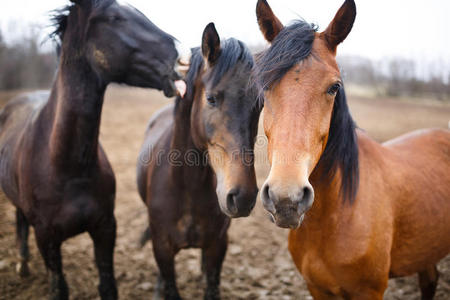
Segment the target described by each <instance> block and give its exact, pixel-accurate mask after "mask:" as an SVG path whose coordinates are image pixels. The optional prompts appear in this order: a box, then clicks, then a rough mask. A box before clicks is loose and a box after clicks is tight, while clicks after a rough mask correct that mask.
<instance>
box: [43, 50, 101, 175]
mask: <svg viewBox="0 0 450 300" xmlns="http://www.w3.org/2000/svg"><path fill="white" fill-rule="evenodd" d="M66 49H67V47H66ZM74 49H77V48H74ZM105 90H106V83H104V82H102V81H101V80H100V79H99V77H98V76H97V75H96V74H95V73H94V71H93V70H92V69H91V68H90V66H89V64H88V62H87V59H86V58H85V57H82V56H77V54H76V53H74V54H72V53H63V54H62V56H61V63H60V65H59V71H58V74H57V78H56V82H55V84H54V86H53V89H52V96H51V98H50V100H49V103H48V104H47V106H48V107H47V113H49V114H50V116H49V119H51V120H52V125H51V128H50V136H49V147H50V149H49V150H50V151H49V153H50V156H51V160H52V161H53V163H55V164H56V165H61V166H62V167H64V168H66V167H71V168H80V170H85V169H86V167H89V166H90V165H92V164H93V163H94V162H95V161H96V158H97V151H98V136H99V128H100V115H101V111H102V105H103V97H104V93H105Z"/></svg>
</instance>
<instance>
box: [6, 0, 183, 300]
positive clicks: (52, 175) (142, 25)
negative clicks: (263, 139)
mask: <svg viewBox="0 0 450 300" xmlns="http://www.w3.org/2000/svg"><path fill="white" fill-rule="evenodd" d="M71 2H72V3H71V4H69V5H68V6H66V7H65V8H63V9H61V10H58V11H56V13H55V15H54V16H53V21H54V25H55V26H56V29H55V31H54V32H53V34H52V37H53V38H55V39H56V40H59V43H60V46H59V52H60V56H59V67H58V71H57V74H56V78H55V81H54V83H53V86H52V89H51V91H50V92H37V93H31V94H27V95H23V96H18V97H17V98H15V99H13V100H11V101H10V102H9V103H8V104H7V105H6V106H5V108H4V109H3V110H2V111H1V112H0V184H1V188H2V190H3V191H4V193H5V194H6V196H7V197H8V198H9V199H10V200H11V202H12V203H13V205H14V206H15V207H16V218H17V239H18V242H19V246H20V256H21V263H20V264H19V265H18V269H19V273H20V274H21V276H26V275H27V274H28V273H29V269H28V265H27V262H28V259H29V251H28V232H29V225H31V226H33V227H34V231H35V236H36V241H37V245H38V248H39V251H40V253H41V255H42V257H43V259H44V262H45V266H46V268H47V269H48V271H49V282H50V293H49V296H50V299H68V295H69V291H68V287H67V283H66V281H65V278H64V275H63V270H62V261H61V244H62V243H63V242H64V241H65V240H66V239H68V238H70V237H73V236H75V235H78V234H80V233H82V232H86V231H87V232H88V233H89V235H90V237H91V238H92V240H93V243H94V250H95V251H94V252H95V253H94V254H95V261H96V265H97V268H98V272H99V277H100V284H99V287H98V290H99V293H100V296H101V298H102V299H117V288H116V281H115V278H114V266H113V252H114V244H115V237H116V221H115V218H114V212H113V211H114V197H115V178H114V173H113V171H112V169H111V166H110V164H109V162H108V159H107V158H106V155H105V152H104V151H103V149H102V147H101V145H100V144H99V140H98V138H99V128H100V116H101V111H102V105H103V98H104V94H105V90H106V87H107V85H108V84H109V83H110V82H117V83H124V84H128V85H132V86H139V87H149V88H155V89H159V90H163V91H164V93H165V95H166V96H168V97H169V96H173V95H174V94H175V92H176V88H175V82H177V84H178V85H179V86H180V84H179V83H178V80H179V78H181V77H180V75H179V74H178V73H177V71H176V70H175V69H176V67H177V66H178V65H179V64H178V61H177V60H178V59H179V58H178V56H179V53H178V50H177V47H176V42H177V41H176V40H175V39H174V38H173V37H172V36H170V35H169V34H167V33H165V32H163V31H162V30H160V29H159V28H158V27H156V25H154V24H153V23H152V22H150V20H148V19H147V18H146V17H145V16H144V15H143V14H142V13H140V12H139V11H138V10H137V9H135V8H133V7H130V6H122V5H119V4H118V3H117V2H116V1H114V0H95V1H94V0H72V1H71ZM180 59H181V58H180ZM183 59H185V58H183ZM180 61H182V60H180Z"/></svg>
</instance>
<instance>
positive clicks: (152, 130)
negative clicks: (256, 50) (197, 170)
mask: <svg viewBox="0 0 450 300" xmlns="http://www.w3.org/2000/svg"><path fill="white" fill-rule="evenodd" d="M173 109H174V105H173V104H170V105H167V106H165V107H163V108H162V109H160V110H159V111H157V112H156V113H155V115H154V116H153V117H152V118H151V119H150V121H149V123H148V125H147V130H146V131H145V137H144V143H143V144H142V147H141V151H140V152H139V158H138V162H137V185H138V191H139V194H140V196H141V198H142V200H143V201H144V202H145V201H146V190H147V185H148V183H149V180H150V179H149V178H148V176H149V175H151V174H152V172H153V168H154V167H155V166H156V164H157V163H158V159H159V158H160V156H159V155H158V153H161V151H164V150H168V149H163V148H164V145H163V144H164V143H163V142H162V140H163V139H164V137H166V138H169V137H168V135H169V132H170V129H171V128H172V125H173V122H174V120H173Z"/></svg>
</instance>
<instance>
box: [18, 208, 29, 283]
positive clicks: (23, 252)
mask: <svg viewBox="0 0 450 300" xmlns="http://www.w3.org/2000/svg"><path fill="white" fill-rule="evenodd" d="M29 228H30V225H29V224H28V220H27V219H26V217H25V215H24V214H23V212H22V210H20V208H17V209H16V234H17V244H18V246H19V253H20V262H19V263H18V264H17V272H18V273H19V275H20V277H26V276H28V275H29V274H30V270H29V268H28V260H29V258H30V251H29V249H28V234H29Z"/></svg>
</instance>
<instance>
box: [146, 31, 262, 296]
mask: <svg viewBox="0 0 450 300" xmlns="http://www.w3.org/2000/svg"><path fill="white" fill-rule="evenodd" d="M252 67H253V58H252V56H251V54H250V52H249V51H248V49H247V47H246V46H245V45H244V44H243V43H242V42H240V41H238V40H235V39H228V40H225V41H220V39H219V36H218V34H217V32H216V29H215V27H214V24H212V23H211V24H209V25H208V26H207V27H206V28H205V30H204V32H203V38H202V47H201V50H200V49H199V48H196V49H194V50H193V55H192V58H191V64H190V68H189V71H188V73H187V77H186V82H187V94H186V96H185V97H184V98H181V97H178V98H177V99H176V104H175V107H173V106H169V107H166V108H164V109H163V110H161V111H160V112H159V113H158V114H157V115H155V116H154V117H153V118H152V119H151V121H150V124H149V127H148V129H147V132H146V134H145V141H144V144H143V146H142V150H141V155H140V159H139V161H138V167H137V173H138V189H139V193H140V195H141V197H142V199H143V200H144V202H145V203H146V205H147V207H148V212H149V219H150V232H151V234H152V241H153V251H154V254H155V259H156V262H157V263H158V267H159V270H160V277H159V280H158V281H159V283H158V289H157V291H156V295H155V296H156V297H155V298H158V297H160V295H159V294H160V293H161V290H162V289H163V288H164V292H163V293H164V297H165V299H180V296H179V293H178V290H177V287H176V282H175V266H174V257H175V255H176V254H177V253H178V252H179V251H180V249H183V248H201V249H202V271H203V272H204V275H206V283H207V286H206V291H205V298H206V299H217V298H219V297H220V293H219V282H220V272H221V268H222V262H223V259H224V257H225V253H226V249H227V244H228V242H227V230H228V227H229V225H230V217H243V216H248V215H249V213H250V211H251V210H252V208H253V206H254V205H255V201H256V195H257V192H258V189H257V185H256V177H255V170H254V164H253V146H254V141H255V137H256V133H257V127H258V119H259V112H260V111H259V109H257V106H255V102H256V93H254V92H252V90H250V89H249V90H247V86H248V80H249V77H250V74H251V70H252ZM224 213H225V214H224Z"/></svg>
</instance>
